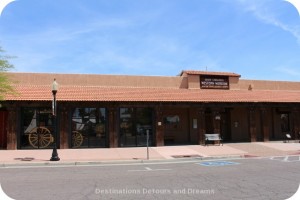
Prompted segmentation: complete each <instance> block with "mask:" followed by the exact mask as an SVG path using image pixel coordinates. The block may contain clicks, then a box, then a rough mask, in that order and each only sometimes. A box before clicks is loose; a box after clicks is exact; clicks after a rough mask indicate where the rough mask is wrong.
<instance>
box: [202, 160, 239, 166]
mask: <svg viewBox="0 0 300 200" xmlns="http://www.w3.org/2000/svg"><path fill="white" fill-rule="evenodd" d="M197 164H199V165H202V166H207V167H210V166H225V165H238V164H240V163H237V162H231V161H209V162H201V163H197Z"/></svg>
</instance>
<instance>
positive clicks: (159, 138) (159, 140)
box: [154, 106, 165, 146]
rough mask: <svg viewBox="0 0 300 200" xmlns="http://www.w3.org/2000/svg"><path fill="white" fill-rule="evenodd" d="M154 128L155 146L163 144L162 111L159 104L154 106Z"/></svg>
mask: <svg viewBox="0 0 300 200" xmlns="http://www.w3.org/2000/svg"><path fill="white" fill-rule="evenodd" d="M155 119H156V120H155V122H154V123H155V130H156V134H155V136H156V138H155V140H156V146H164V145H165V144H164V126H163V125H164V123H163V112H162V110H161V107H160V106H156V107H155Z"/></svg>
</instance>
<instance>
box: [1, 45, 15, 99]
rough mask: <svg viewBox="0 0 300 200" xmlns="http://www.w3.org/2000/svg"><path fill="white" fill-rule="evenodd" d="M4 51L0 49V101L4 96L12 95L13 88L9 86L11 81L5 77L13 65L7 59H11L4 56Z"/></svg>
mask: <svg viewBox="0 0 300 200" xmlns="http://www.w3.org/2000/svg"><path fill="white" fill-rule="evenodd" d="M4 53H5V51H4V50H3V49H2V48H1V47H0V100H3V98H4V95H5V94H13V93H14V88H13V87H12V85H11V80H10V79H9V77H8V76H7V73H6V72H7V71H9V70H11V69H13V68H14V67H13V65H12V64H10V63H9V61H8V59H10V58H11V57H9V56H7V55H5V54H4Z"/></svg>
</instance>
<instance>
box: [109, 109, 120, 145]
mask: <svg viewBox="0 0 300 200" xmlns="http://www.w3.org/2000/svg"><path fill="white" fill-rule="evenodd" d="M108 113H109V114H108V120H109V123H108V124H109V128H108V137H109V147H111V148H114V147H118V145H119V137H118V133H117V130H116V126H118V124H117V121H118V120H117V119H118V117H117V114H118V112H117V108H116V107H110V108H109V109H108Z"/></svg>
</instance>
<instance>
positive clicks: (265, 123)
mask: <svg viewBox="0 0 300 200" xmlns="http://www.w3.org/2000/svg"><path fill="white" fill-rule="evenodd" d="M260 116H261V123H262V134H263V141H264V142H267V141H269V140H270V124H269V115H268V110H267V109H266V108H261V109H260Z"/></svg>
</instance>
